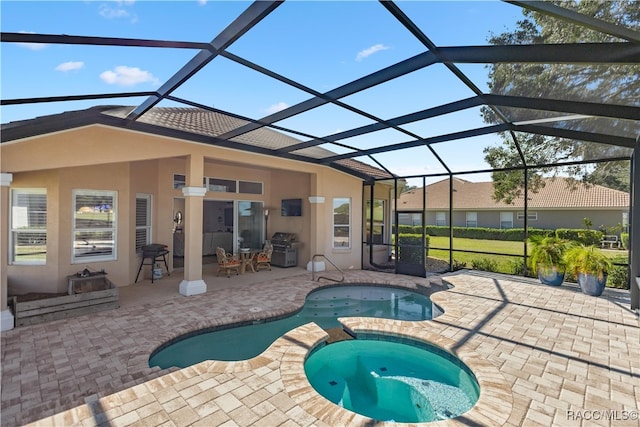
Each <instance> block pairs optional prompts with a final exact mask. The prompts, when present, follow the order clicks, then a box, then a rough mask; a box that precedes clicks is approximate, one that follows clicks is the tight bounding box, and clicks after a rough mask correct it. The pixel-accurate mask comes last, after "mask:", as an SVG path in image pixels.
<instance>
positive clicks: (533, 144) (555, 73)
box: [482, 0, 640, 203]
mask: <svg viewBox="0 0 640 427" xmlns="http://www.w3.org/2000/svg"><path fill="white" fill-rule="evenodd" d="M553 3H555V4H557V5H558V6H561V7H564V8H567V9H571V10H574V11H577V12H579V13H581V14H584V15H587V16H591V17H596V18H598V19H601V20H603V21H607V22H611V23H614V24H617V25H620V26H624V27H627V28H631V29H635V30H639V29H640V2H638V1H628V0H614V1H594V0H583V1H574V0H570V1H559V0H554V1H553ZM523 14H524V19H522V20H521V21H518V22H517V24H516V28H515V29H514V30H512V31H507V32H504V33H502V34H499V35H495V34H492V35H491V37H490V38H489V42H490V43H491V44H496V45H504V44H541V43H584V42H598V43H602V42H620V41H621V40H619V39H617V38H615V37H613V36H610V35H608V34H604V33H600V32H597V31H595V30H591V29H588V28H584V27H581V26H578V25H574V24H571V23H568V22H566V21H563V20H560V19H556V18H554V17H551V16H548V15H545V14H543V13H539V12H534V11H530V10H524V11H523ZM638 75H640V66H638V65H619V64H615V65H610V64H594V65H588V64H587V65H585V64H578V65H576V64H529V63H498V64H493V65H491V66H490V73H489V82H488V85H489V88H490V90H491V92H492V93H494V94H500V95H510V96H524V97H532V98H548V99H561V100H574V101H588V102H606V103H610V104H620V105H636V104H637V100H638V99H640V79H638ZM500 111H501V112H502V113H503V114H504V115H505V116H507V118H508V120H509V121H511V122H518V121H523V120H535V119H548V118H553V117H558V116H560V114H558V113H554V112H547V111H532V110H525V109H515V108H509V109H506V108H505V109H501V110H500ZM482 115H483V119H484V121H485V122H487V123H491V124H495V123H501V122H502V120H501V118H500V117H499V115H498V114H497V113H496V111H495V110H493V109H492V108H490V107H484V108H483V109H482ZM546 125H547V126H551V125H553V126H556V127H558V126H561V127H563V128H568V129H573V130H580V131H587V132H597V133H610V134H615V135H635V134H636V133H637V128H634V126H636V127H637V124H636V123H634V122H633V121H630V120H615V119H604V118H583V119H579V120H565V121H557V122H553V123H552V124H550V123H548V124H546ZM634 129H635V130H634ZM500 136H501V139H502V143H501V144H499V145H495V146H491V147H487V148H485V150H484V154H485V160H486V161H487V162H488V163H489V164H490V165H491V166H492V167H493V168H509V167H518V166H522V165H523V164H522V159H521V157H520V153H519V152H518V150H517V147H516V143H515V141H514V139H513V138H514V136H515V138H516V140H517V143H518V145H519V147H520V148H521V152H522V155H523V157H524V160H525V162H526V164H527V165H545V164H550V163H562V162H570V161H574V160H594V159H600V158H607V157H609V158H610V157H617V156H620V157H622V156H628V155H629V154H630V149H628V148H624V147H616V146H610V145H604V144H596V143H591V142H584V141H576V140H567V139H563V138H557V137H548V136H542V135H533V134H524V133H516V134H511V133H503V134H501V135H500ZM558 173H566V174H569V175H570V176H573V177H575V178H576V179H579V180H581V181H583V182H584V183H587V184H600V185H605V186H608V187H612V188H616V189H619V190H623V191H629V179H630V176H629V162H627V161H618V162H607V163H597V164H591V165H574V166H568V167H563V168H551V167H546V168H545V167H543V168H538V169H535V170H530V174H529V178H530V181H529V189H530V190H531V191H534V192H535V191H537V190H538V189H539V188H540V186H542V185H544V182H543V181H542V179H541V177H542V176H543V175H556V174H558ZM493 181H494V198H495V199H496V200H503V201H505V202H507V203H510V202H511V201H512V200H513V198H515V197H518V196H520V195H521V194H522V192H523V188H524V174H523V172H522V171H521V170H514V171H500V172H495V173H494V174H493Z"/></svg>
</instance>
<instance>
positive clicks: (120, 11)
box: [98, 0, 138, 23]
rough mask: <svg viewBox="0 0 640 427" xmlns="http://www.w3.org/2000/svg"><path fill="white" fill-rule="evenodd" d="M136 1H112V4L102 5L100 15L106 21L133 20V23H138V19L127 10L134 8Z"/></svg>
mask: <svg viewBox="0 0 640 427" xmlns="http://www.w3.org/2000/svg"><path fill="white" fill-rule="evenodd" d="M134 3H135V1H133V0H125V1H112V2H110V3H102V4H100V8H99V11H98V13H99V14H100V16H102V17H103V18H105V19H131V22H134V23H135V22H137V21H138V17H137V16H136V15H135V14H132V13H130V12H129V10H127V7H130V6H133V4H134Z"/></svg>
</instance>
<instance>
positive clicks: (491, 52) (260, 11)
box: [1, 1, 640, 309]
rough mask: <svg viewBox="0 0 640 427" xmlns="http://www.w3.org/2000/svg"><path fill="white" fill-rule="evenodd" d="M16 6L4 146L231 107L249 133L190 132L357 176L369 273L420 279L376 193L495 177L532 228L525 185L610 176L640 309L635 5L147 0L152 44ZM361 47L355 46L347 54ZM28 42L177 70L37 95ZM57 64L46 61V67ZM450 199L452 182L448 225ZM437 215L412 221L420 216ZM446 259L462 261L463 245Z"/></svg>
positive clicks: (5, 85) (163, 130)
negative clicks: (97, 118) (35, 18)
mask: <svg viewBox="0 0 640 427" xmlns="http://www.w3.org/2000/svg"><path fill="white" fill-rule="evenodd" d="M19 3H22V2H15V3H12V2H3V5H2V9H3V17H2V27H3V32H2V39H1V41H2V50H3V52H2V53H3V61H2V101H1V105H2V113H3V122H5V124H3V128H2V143H10V142H11V141H13V140H15V139H18V138H27V137H29V136H30V135H29V132H32V134H33V135H35V134H37V133H38V132H40V131H41V129H31V130H28V131H25V130H24V129H20V131H19V132H20V133H17V132H18V131H17V130H14V128H15V127H14V126H13V124H14V123H17V122H18V121H19V120H24V119H26V118H32V117H35V116H42V115H46V114H54V113H62V112H64V111H70V110H79V109H83V108H89V107H95V106H98V105H104V104H114V103H117V104H119V103H122V104H124V105H131V106H132V107H131V108H130V109H129V110H128V112H127V114H125V115H123V116H122V117H116V116H112V117H109V118H108V119H105V120H108V124H109V125H110V126H120V127H123V128H125V127H126V128H128V129H132V130H136V129H148V128H149V127H150V126H153V127H155V132H157V133H160V134H163V135H166V136H172V135H176V136H178V135H180V137H181V138H184V132H183V131H181V132H180V133H178V132H177V131H176V130H175V129H173V128H171V127H170V126H168V125H167V126H166V127H165V126H163V125H162V124H161V123H153V124H149V123H148V122H145V115H147V114H148V113H149V112H150V110H151V109H152V108H154V107H190V108H192V107H193V108H199V109H202V110H206V111H214V112H221V113H224V114H226V115H229V116H231V117H233V118H236V119H238V120H239V123H241V124H240V125H238V126H237V127H235V128H233V129H232V130H230V131H229V130H225V131H224V132H221V133H219V134H215V135H211V134H207V135H203V134H198V132H197V130H194V131H193V134H192V138H193V140H194V141H198V142H201V143H204V144H211V145H217V146H221V147H228V148H232V149H235V150H244V151H248V152H253V153H261V154H264V155H268V156H274V157H279V158H286V159H294V160H298V161H304V162H309V163H315V164H320V165H326V166H328V167H331V168H334V169H337V170H340V171H343V172H345V173H348V174H351V175H354V176H357V177H359V178H361V179H362V180H363V182H364V186H363V200H365V203H363V210H364V212H363V215H362V221H363V223H364V226H363V230H364V231H365V233H364V235H363V236H362V242H361V243H362V245H363V248H364V249H365V250H363V254H364V255H363V262H365V263H366V262H370V263H371V264H376V265H377V264H378V263H376V262H374V261H373V258H372V257H371V258H369V259H364V258H367V257H368V256H369V255H371V256H372V254H373V249H374V246H380V245H382V246H384V247H385V248H386V249H385V250H387V251H388V253H389V254H390V259H391V262H390V263H388V264H387V265H385V266H380V265H378V267H380V268H389V269H390V270H392V271H398V272H409V273H411V272H414V273H415V271H413V270H412V268H413V267H411V266H410V268H409V271H407V270H406V269H405V270H403V267H401V266H399V264H398V260H397V257H394V255H395V254H396V253H397V251H398V246H397V227H393V226H390V225H392V224H393V225H397V222H398V219H397V209H395V208H396V206H385V207H384V212H386V215H391V216H392V218H387V221H386V222H380V221H379V216H378V215H377V214H376V212H377V210H376V209H379V208H380V206H379V205H377V204H376V203H377V202H375V199H376V197H375V196H374V188H375V187H376V185H378V184H380V183H382V182H384V183H386V184H387V185H390V186H391V188H392V190H391V191H392V193H391V195H392V196H393V197H392V200H397V197H398V196H399V195H400V194H401V192H402V191H403V188H406V187H407V186H412V187H415V188H422V187H424V186H426V185H427V184H429V183H432V182H435V181H439V180H449V182H452V180H453V178H461V179H469V180H491V179H493V180H494V182H496V183H498V184H499V185H497V186H496V194H497V195H498V196H499V197H502V198H503V200H508V199H509V197H512V196H514V194H515V195H516V196H517V197H521V198H522V200H524V206H523V207H522V211H523V220H524V229H525V232H526V230H527V229H528V228H529V227H530V226H531V225H530V224H529V223H528V220H529V215H528V211H529V208H528V206H527V200H529V199H530V197H529V196H530V194H529V192H530V191H536V190H535V185H536V182H538V180H539V179H540V177H544V176H550V175H554V174H556V175H561V176H575V177H576V178H577V179H578V180H586V181H589V180H593V179H594V177H595V175H598V176H599V175H600V174H605V175H606V173H607V171H609V172H611V171H615V174H617V175H620V174H622V175H623V176H625V177H624V179H623V180H627V181H628V187H627V188H628V189H629V191H630V210H629V216H628V232H629V236H630V239H629V241H630V243H629V246H630V247H629V261H630V263H629V265H630V274H629V278H630V279H629V280H630V282H631V283H630V289H631V297H632V298H631V300H632V308H635V309H637V308H639V307H640V289H639V287H638V285H637V284H636V279H635V278H637V277H639V276H640V227H639V226H638V224H640V105H639V101H638V100H639V99H640V79H639V78H638V77H639V73H640V65H639V64H640V22H639V21H638V16H637V8H638V7H640V5H638V3H637V2H629V1H623V2H604V1H603V2H601V3H598V2H594V3H590V4H585V2H530V1H508V2H428V1H425V2H390V1H382V2H293V1H291V2H276V1H258V2H254V3H244V2H209V3H208V4H207V5H206V9H197V7H196V6H195V5H190V4H188V3H187V2H175V3H171V2H169V3H153V2H139V3H138V4H136V7H137V8H139V13H140V14H142V12H143V9H144V8H146V7H151V5H155V6H154V7H156V8H158V9H164V19H163V20H161V21H160V20H159V21H157V22H156V23H155V25H154V26H153V31H150V32H149V33H148V34H147V33H144V34H143V33H141V32H140V31H138V30H137V29H136V27H135V26H133V25H132V26H130V27H112V28H110V29H108V30H106V29H96V30H95V32H89V33H87V30H86V28H85V27H83V26H82V25H81V24H82V22H81V20H79V19H72V18H71V16H68V17H67V19H52V22H50V23H49V24H48V25H47V27H46V28H45V29H43V30H38V29H35V32H32V31H34V29H32V28H28V27H29V25H28V20H25V19H24V18H25V17H26V16H28V14H25V15H20V14H19V13H18V12H17V11H16V10H14V8H16V9H20V7H26V6H24V5H23V6H20V7H18V5H19ZM71 3H73V2H71ZM193 3H196V2H193ZM24 4H26V5H28V6H31V5H33V4H34V3H32V2H24ZM64 4H65V3H63V2H61V3H60V7H61V8H64V7H68V5H67V6H64ZM178 7H179V8H186V7H192V9H193V12H192V13H193V16H192V17H191V18H189V20H185V21H184V22H183V21H180V20H178V19H172V18H173V15H172V13H171V10H172V8H178ZM203 7H204V6H203ZM634 9H635V10H636V12H635V13H634V12H633V10H634ZM61 13H62V11H61ZM523 13H524V14H523ZM180 16H183V15H180ZM292 17H295V19H292ZM21 19H22V20H21ZM517 21H523V22H525V23H524V24H521V25H520V26H519V27H518V24H517ZM355 23H358V24H359V25H355ZM114 28H116V29H114ZM186 28H188V29H189V30H190V31H189V32H187V31H186ZM516 29H519V30H521V31H517V30H516ZM26 31H29V32H26ZM186 34H189V36H190V37H194V39H191V40H185V39H184V38H185V37H186ZM347 41H349V43H347ZM354 42H355V43H356V45H358V46H361V47H362V50H361V51H359V52H354V51H353V50H349V49H350V48H351V46H352V45H353V43H354ZM19 46H31V47H33V46H41V47H44V46H56V47H64V48H65V51H66V52H67V54H68V56H69V57H82V55H83V53H84V52H86V51H87V49H92V50H98V51H100V52H101V53H102V54H103V55H104V56H105V57H110V58H111V59H112V60H111V62H112V63H113V64H118V63H127V62H130V58H131V56H130V55H131V53H132V52H134V51H135V57H136V63H137V64H139V66H140V67H141V68H142V69H144V70H153V69H154V68H155V67H156V65H158V64H160V63H163V64H167V63H170V64H172V65H173V67H172V68H171V69H172V70H173V71H171V72H170V73H166V75H159V76H157V79H158V81H159V83H158V87H157V88H156V89H153V90H146V91H123V92H121V91H111V92H109V91H107V92H99V93H95V92H94V93H87V90H86V88H85V86H83V85H80V84H78V85H77V86H75V87H73V86H72V89H69V91H68V92H67V91H66V89H65V90H62V91H61V90H60V87H62V86H58V85H56V84H55V83H54V84H50V85H47V86H45V87H43V86H40V85H37V87H38V89H37V91H35V89H34V88H35V87H36V85H34V86H30V85H26V84H24V82H23V81H21V80H20V78H21V77H20V73H21V72H20V68H21V66H20V64H21V63H22V62H21V61H22V56H21V55H26V54H28V52H34V51H35V50H28V49H23V50H21V51H20V50H18V47H19ZM50 68H51V64H50V63H49V62H47V61H46V60H44V59H43V63H42V70H44V69H50ZM319 71H320V72H319ZM30 72H33V70H30ZM43 78H44V77H43ZM111 87H116V88H117V87H118V86H111ZM227 93H233V94H234V95H233V96H230V95H229V96H227V95H225V94H227ZM274 94H277V96H276V95H274ZM277 101H280V102H277ZM274 102H277V104H275V105H274V108H272V109H269V110H266V109H264V108H261V107H259V106H262V105H271V104H273V103H274ZM7 122H9V123H7ZM261 128H268V129H272V130H275V131H278V132H281V133H284V134H286V135H289V136H291V137H293V138H295V140H297V142H295V143H291V144H289V145H286V146H279V147H273V146H268V145H264V144H259V143H252V142H251V139H249V138H245V137H246V136H248V135H252V133H255V132H256V131H257V130H259V129H261ZM51 130H52V131H53V130H55V129H51ZM25 132H26V133H25ZM611 173H612V174H613V172H611ZM625 174H626V175H625ZM453 193H454V189H453V185H451V192H450V198H449V201H450V202H449V205H450V208H449V210H448V215H449V217H450V216H451V215H452V212H453V209H454V205H455V196H454V194H453ZM372 201H373V202H372ZM396 203H397V202H396ZM428 204H429V201H428V200H427V199H425V200H424V206H425V207H424V208H423V209H422V212H420V211H418V212H417V214H422V217H423V218H424V211H425V209H426V208H427V206H428ZM423 224H424V221H423ZM449 224H451V221H449ZM394 235H395V237H394ZM449 237H450V240H449V241H450V242H453V233H452V232H451V234H450V236H449ZM442 249H445V250H448V251H449V260H448V264H449V267H450V268H451V267H452V263H453V259H454V256H453V251H454V249H455V248H454V247H453V243H452V244H451V245H450V246H449V247H448V248H442ZM522 256H523V257H526V245H524V244H523V253H522ZM418 267H420V266H418ZM424 268H425V267H424V265H423V266H422V267H421V268H418V273H420V271H424Z"/></svg>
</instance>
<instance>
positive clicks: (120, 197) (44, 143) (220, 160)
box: [1, 125, 362, 294]
mask: <svg viewBox="0 0 640 427" xmlns="http://www.w3.org/2000/svg"><path fill="white" fill-rule="evenodd" d="M192 156H195V157H196V158H197V157H198V156H200V157H202V158H203V159H204V161H203V165H202V173H203V174H204V176H209V177H216V178H230V179H241V180H248V181H260V182H263V183H264V186H263V188H264V193H263V194H261V195H256V194H229V193H216V192H210V191H207V192H206V193H205V195H204V198H203V199H205V200H255V201H261V202H263V203H264V206H265V207H266V208H269V209H270V216H269V219H268V233H269V235H272V234H273V233H274V232H275V231H287V232H294V233H296V234H297V235H298V240H299V241H300V247H299V253H298V265H299V266H305V265H306V263H307V262H308V261H309V260H310V258H311V256H312V255H313V254H315V253H323V254H326V255H327V256H329V257H331V258H332V260H333V261H334V262H335V263H336V264H338V265H339V266H340V267H341V268H344V269H349V268H360V267H361V254H362V248H361V245H360V239H361V236H362V224H361V221H360V215H361V212H362V180H361V179H359V178H356V177H354V176H351V175H348V174H346V173H343V172H341V171H337V170H334V169H331V168H328V167H324V166H321V165H314V164H309V163H305V162H299V161H294V160H289V159H280V158H275V157H270V156H265V155H261V154H256V153H246V152H239V151H236V150H232V149H228V148H222V147H214V146H209V145H205V144H200V143H194V142H188V141H184V140H179V139H176V138H169V137H163V136H157V135H150V134H145V133H141V132H136V131H128V130H124V129H116V128H111V127H108V126H104V125H94V126H85V127H82V128H77V129H72V130H67V131H63V132H57V133H53V134H47V135H42V136H34V137H30V138H27V139H24V140H19V141H12V142H9V143H3V145H2V159H1V168H2V172H3V173H6V174H11V176H12V182H11V184H10V189H16V188H44V189H46V192H47V258H46V264H45V265H13V264H11V263H9V265H8V266H7V270H6V273H7V283H8V288H9V294H22V293H26V292H64V291H65V290H66V286H67V280H66V276H67V275H70V274H74V273H76V272H77V271H80V270H82V269H83V268H84V267H85V265H88V266H89V267H90V269H92V270H101V269H104V270H105V271H107V272H108V274H109V277H110V279H111V281H113V282H114V283H115V284H116V285H118V286H125V285H129V284H131V283H133V281H134V279H135V275H136V273H137V270H138V266H139V263H140V256H139V255H138V254H136V252H135V238H134V236H135V200H136V194H138V193H145V194H151V195H152V241H153V242H160V243H165V244H169V245H170V246H171V244H172V241H173V226H174V224H173V217H174V201H175V200H176V199H182V198H184V197H185V196H184V194H183V192H182V190H181V189H174V188H173V175H174V174H186V175H189V173H190V172H189V170H190V169H189V159H190V158H192ZM196 181H197V178H196ZM74 189H87V190H109V191H117V219H116V221H117V243H116V251H117V259H116V260H114V261H103V262H89V261H88V260H87V262H81V263H74V262H73V261H72V249H73V248H72V245H73V238H72V235H73V231H72V230H73V224H72V222H73V221H72V219H73V212H72V210H73V208H72V206H73V203H72V192H73V190H74ZM310 196H318V198H315V199H313V200H314V203H311V202H310V201H309V197H310ZM335 197H348V198H350V200H351V236H350V241H351V245H350V247H348V248H333V245H332V234H331V232H332V226H333V207H332V201H333V198H335ZM284 198H302V199H303V203H304V204H303V215H302V216H301V217H286V218H285V217H282V216H281V215H280V209H279V207H280V202H281V200H282V199H284ZM322 198H324V199H323V201H322ZM9 200H10V197H9ZM3 202H5V201H3ZM185 220H188V218H185ZM1 244H2V245H3V246H4V247H8V246H9V241H8V236H7V235H6V234H4V235H3V236H2V242H1ZM170 248H171V247H170ZM169 258H170V257H169Z"/></svg>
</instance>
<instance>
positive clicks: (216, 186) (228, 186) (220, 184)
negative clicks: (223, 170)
mask: <svg viewBox="0 0 640 427" xmlns="http://www.w3.org/2000/svg"><path fill="white" fill-rule="evenodd" d="M236 188H237V185H236V181H235V180H234V179H221V178H209V191H215V192H217V193H235V192H236Z"/></svg>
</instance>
